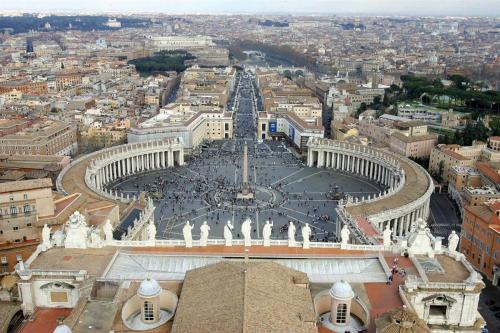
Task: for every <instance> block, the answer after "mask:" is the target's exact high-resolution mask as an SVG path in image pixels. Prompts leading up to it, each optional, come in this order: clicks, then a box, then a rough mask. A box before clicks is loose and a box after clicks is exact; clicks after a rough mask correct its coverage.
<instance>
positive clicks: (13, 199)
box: [0, 178, 56, 243]
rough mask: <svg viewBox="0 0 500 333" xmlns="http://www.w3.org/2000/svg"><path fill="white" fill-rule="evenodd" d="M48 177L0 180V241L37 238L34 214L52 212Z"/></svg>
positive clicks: (52, 213)
mask: <svg viewBox="0 0 500 333" xmlns="http://www.w3.org/2000/svg"><path fill="white" fill-rule="evenodd" d="M55 207H56V206H55V204H54V200H53V198H52V181H51V180H50V179H49V178H42V179H36V180H23V181H18V182H8V183H3V184H0V221H1V225H0V243H5V242H7V241H10V242H22V241H26V240H28V239H35V238H38V235H39V229H37V228H36V222H37V220H38V218H39V217H40V218H43V217H47V216H52V215H54V213H55V209H56V208H55Z"/></svg>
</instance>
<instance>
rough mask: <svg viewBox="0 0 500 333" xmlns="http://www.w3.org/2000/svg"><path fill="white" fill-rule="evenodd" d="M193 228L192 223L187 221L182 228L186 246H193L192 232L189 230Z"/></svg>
mask: <svg viewBox="0 0 500 333" xmlns="http://www.w3.org/2000/svg"><path fill="white" fill-rule="evenodd" d="M193 228H194V225H191V224H189V221H187V222H186V224H185V225H184V227H183V228H182V235H183V236H184V242H185V243H186V247H193V234H192V233H191V230H193Z"/></svg>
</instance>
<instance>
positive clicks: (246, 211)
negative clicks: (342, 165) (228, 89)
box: [111, 75, 382, 241]
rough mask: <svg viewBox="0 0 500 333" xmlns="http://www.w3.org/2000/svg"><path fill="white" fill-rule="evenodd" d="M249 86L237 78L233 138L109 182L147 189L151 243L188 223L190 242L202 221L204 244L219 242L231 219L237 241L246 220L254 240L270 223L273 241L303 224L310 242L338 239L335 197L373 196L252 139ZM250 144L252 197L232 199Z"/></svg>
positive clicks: (369, 188)
mask: <svg viewBox="0 0 500 333" xmlns="http://www.w3.org/2000/svg"><path fill="white" fill-rule="evenodd" d="M253 98H254V95H253V93H252V80H251V78H250V77H248V76H246V75H245V76H243V78H242V80H241V82H240V89H239V92H238V96H237V99H238V101H237V103H236V104H237V110H236V117H235V139H232V140H220V141H214V142H210V143H206V144H204V145H202V147H201V149H200V150H199V151H197V152H195V153H193V154H192V155H191V156H189V157H188V158H187V161H186V165H185V166H182V167H175V168H170V169H167V170H160V171H156V172H151V173H147V174H142V175H136V176H133V177H130V178H127V179H123V180H120V181H118V182H115V183H113V184H111V188H113V189H115V190H117V191H119V192H123V193H125V194H126V193H129V194H131V195H132V194H138V193H139V192H140V191H146V192H148V194H149V195H151V196H152V197H153V198H154V199H155V206H156V211H155V220H156V224H157V230H158V232H157V238H159V239H182V227H183V226H184V224H185V223H186V221H190V222H191V224H194V225H195V227H194V229H193V237H194V238H195V239H197V238H198V237H199V227H200V225H201V224H202V223H203V221H207V222H208V224H209V225H210V227H211V230H210V234H209V237H210V238H223V227H224V225H225V223H226V221H228V220H231V221H232V222H233V225H234V227H235V229H234V232H233V235H234V238H235V239H238V238H242V235H241V232H240V228H241V223H242V222H243V220H244V219H245V218H246V217H249V218H250V219H252V221H253V223H252V226H253V234H252V237H253V238H261V233H262V227H263V225H264V224H265V221H266V220H269V219H271V220H272V222H273V223H274V227H273V232H272V238H273V239H286V238H287V225H288V222H289V221H293V222H294V224H295V226H296V230H297V231H296V239H297V240H300V239H301V237H300V228H301V225H302V224H304V223H309V224H310V226H311V228H312V230H313V240H316V241H333V240H336V239H337V238H336V235H335V230H336V228H335V221H336V213H335V208H336V203H337V201H336V200H337V199H338V198H339V197H341V196H342V195H345V194H350V195H352V196H353V197H357V196H359V197H361V196H363V195H364V196H366V195H367V194H372V193H378V192H380V191H381V190H382V189H381V187H380V186H379V185H378V184H377V183H375V182H371V181H369V180H366V179H363V178H357V177H355V176H352V175H348V174H343V173H339V172H335V171H333V170H330V169H316V168H309V167H306V166H305V164H304V163H303V161H302V160H301V159H299V158H297V157H296V154H294V152H292V151H291V150H290V149H289V147H287V146H286V144H285V143H284V142H281V141H265V142H261V143H259V142H257V141H256V140H255V133H256V130H255V112H254V108H253V102H252V101H253ZM245 142H246V143H247V144H248V154H249V183H250V187H251V188H252V190H253V191H254V194H255V199H254V200H251V201H248V200H246V201H245V200H236V199H235V197H236V193H237V192H238V191H239V190H241V185H242V169H241V168H242V154H243V146H244V143H245Z"/></svg>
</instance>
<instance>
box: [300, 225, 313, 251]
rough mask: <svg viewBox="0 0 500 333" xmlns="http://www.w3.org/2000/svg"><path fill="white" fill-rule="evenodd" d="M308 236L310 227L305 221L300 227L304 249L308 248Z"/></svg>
mask: <svg viewBox="0 0 500 333" xmlns="http://www.w3.org/2000/svg"><path fill="white" fill-rule="evenodd" d="M310 238H311V227H310V226H309V223H306V224H305V225H304V226H303V227H302V239H303V243H302V247H303V248H304V249H308V248H309V245H310V243H311V241H310Z"/></svg>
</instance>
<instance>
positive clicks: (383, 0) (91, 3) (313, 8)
mask: <svg viewBox="0 0 500 333" xmlns="http://www.w3.org/2000/svg"><path fill="white" fill-rule="evenodd" d="M0 10H14V11H15V10H19V11H72V10H88V11H138V12H151V11H154V12H164V13H184V12H185V13H234V12H236V13H239V12H252V13H277V12H280V13H325V14H326V13H337V14H351V13H352V14H356V13H360V14H406V15H436V16H439V15H464V16H467V15H469V16H474V15H489V16H492V15H500V0H142V1H141V0H0Z"/></svg>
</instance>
